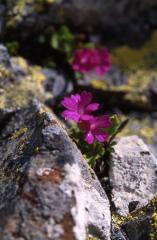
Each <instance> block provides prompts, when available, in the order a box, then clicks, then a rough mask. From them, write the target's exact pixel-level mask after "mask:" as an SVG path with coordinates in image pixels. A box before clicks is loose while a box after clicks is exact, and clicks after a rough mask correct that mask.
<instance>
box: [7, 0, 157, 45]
mask: <svg viewBox="0 0 157 240" xmlns="http://www.w3.org/2000/svg"><path fill="white" fill-rule="evenodd" d="M6 5H7V9H8V11H7V24H6V25H7V26H8V27H9V28H10V27H13V28H16V29H25V31H18V34H21V35H22V38H25V37H28V36H29V34H30V33H38V32H41V33H42V32H43V31H44V30H45V29H47V28H48V27H49V26H50V27H51V26H52V25H59V24H68V25H70V26H71V27H72V28H78V29H82V30H85V31H88V32H96V33H100V30H102V31H104V32H105V33H107V35H108V38H110V37H112V40H113V36H114V37H116V38H118V39H119V40H121V42H122V41H126V40H127V41H130V42H131V41H132V40H134V42H135V44H136V42H138V41H143V40H145V39H146V38H147V36H148V33H149V32H150V28H151V27H155V26H156V25H157V23H156V18H154V16H155V13H156V6H157V2H156V1H149V0H146V1H144V2H143V1H142V0H140V1H139V2H138V4H137V2H136V0H133V1H129V0H121V1H118V2H117V1H115V0H112V1H104V0H99V1H97V2H96V3H95V1H94V0H88V1H83V0H79V1H78V0H69V1H67V0H66V1H64V0H56V1H51V0H41V1H39V2H36V1H34V0H30V1H25V0H20V1H13V0H11V1H10V0H7V1H6ZM36 22H38V24H36ZM124 32H125V34H123V33H124ZM135 39H136V41H135Z"/></svg>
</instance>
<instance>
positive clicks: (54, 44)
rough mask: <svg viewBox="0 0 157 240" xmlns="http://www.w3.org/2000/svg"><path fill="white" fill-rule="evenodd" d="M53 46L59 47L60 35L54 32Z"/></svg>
mask: <svg viewBox="0 0 157 240" xmlns="http://www.w3.org/2000/svg"><path fill="white" fill-rule="evenodd" d="M51 46H52V47H53V48H54V49H58V48H59V37H58V34H56V33H55V34H53V36H52V38H51Z"/></svg>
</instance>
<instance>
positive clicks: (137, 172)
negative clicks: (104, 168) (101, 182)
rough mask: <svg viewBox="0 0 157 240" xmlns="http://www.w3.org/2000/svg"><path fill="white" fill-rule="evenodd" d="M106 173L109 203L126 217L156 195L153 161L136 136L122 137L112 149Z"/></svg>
mask: <svg viewBox="0 0 157 240" xmlns="http://www.w3.org/2000/svg"><path fill="white" fill-rule="evenodd" d="M114 149H115V153H114V154H113V158H112V166H111V169H110V183H111V188H112V201H113V203H114V205H115V208H116V212H117V213H118V214H119V215H121V216H127V215H128V214H129V213H130V212H132V211H134V210H135V209H137V208H140V207H142V206H145V205H146V204H147V203H148V202H149V201H150V200H151V199H152V198H153V197H154V196H155V195H156V194H157V174H156V173H157V159H156V158H155V157H154V156H153V155H152V154H151V152H150V150H149V149H148V147H147V146H146V145H145V144H144V142H143V141H142V140H141V139H140V138H138V137H137V136H131V137H124V138H121V139H120V140H119V142H118V143H117V145H116V146H115V148H114Z"/></svg>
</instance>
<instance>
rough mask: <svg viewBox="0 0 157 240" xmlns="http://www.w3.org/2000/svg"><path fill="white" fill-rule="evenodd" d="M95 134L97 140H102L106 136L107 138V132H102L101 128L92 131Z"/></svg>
mask: <svg viewBox="0 0 157 240" xmlns="http://www.w3.org/2000/svg"><path fill="white" fill-rule="evenodd" d="M94 134H95V137H96V139H97V140H98V141H99V142H104V141H105V140H106V139H107V138H108V134H107V133H104V132H103V131H101V130H96V131H95V132H94Z"/></svg>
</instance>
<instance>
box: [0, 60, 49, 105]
mask: <svg viewBox="0 0 157 240" xmlns="http://www.w3.org/2000/svg"><path fill="white" fill-rule="evenodd" d="M14 64H16V65H18V66H19V67H20V68H21V69H22V70H23V71H24V72H25V76H24V77H23V78H22V77H21V79H20V80H15V81H14V82H12V83H8V84H6V85H5V86H4V87H3V89H2V92H1V95H0V108H1V109H3V108H6V107H7V108H13V109H14V108H17V107H20V106H23V105H27V103H28V102H29V101H30V100H31V99H32V98H37V99H39V100H40V101H42V102H43V101H45V100H47V99H49V98H51V97H52V95H51V94H50V93H46V92H45V91H44V80H45V76H44V74H42V72H41V68H40V67H38V66H33V67H30V66H28V65H27V62H26V61H25V60H24V59H22V58H15V59H14Z"/></svg>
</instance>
